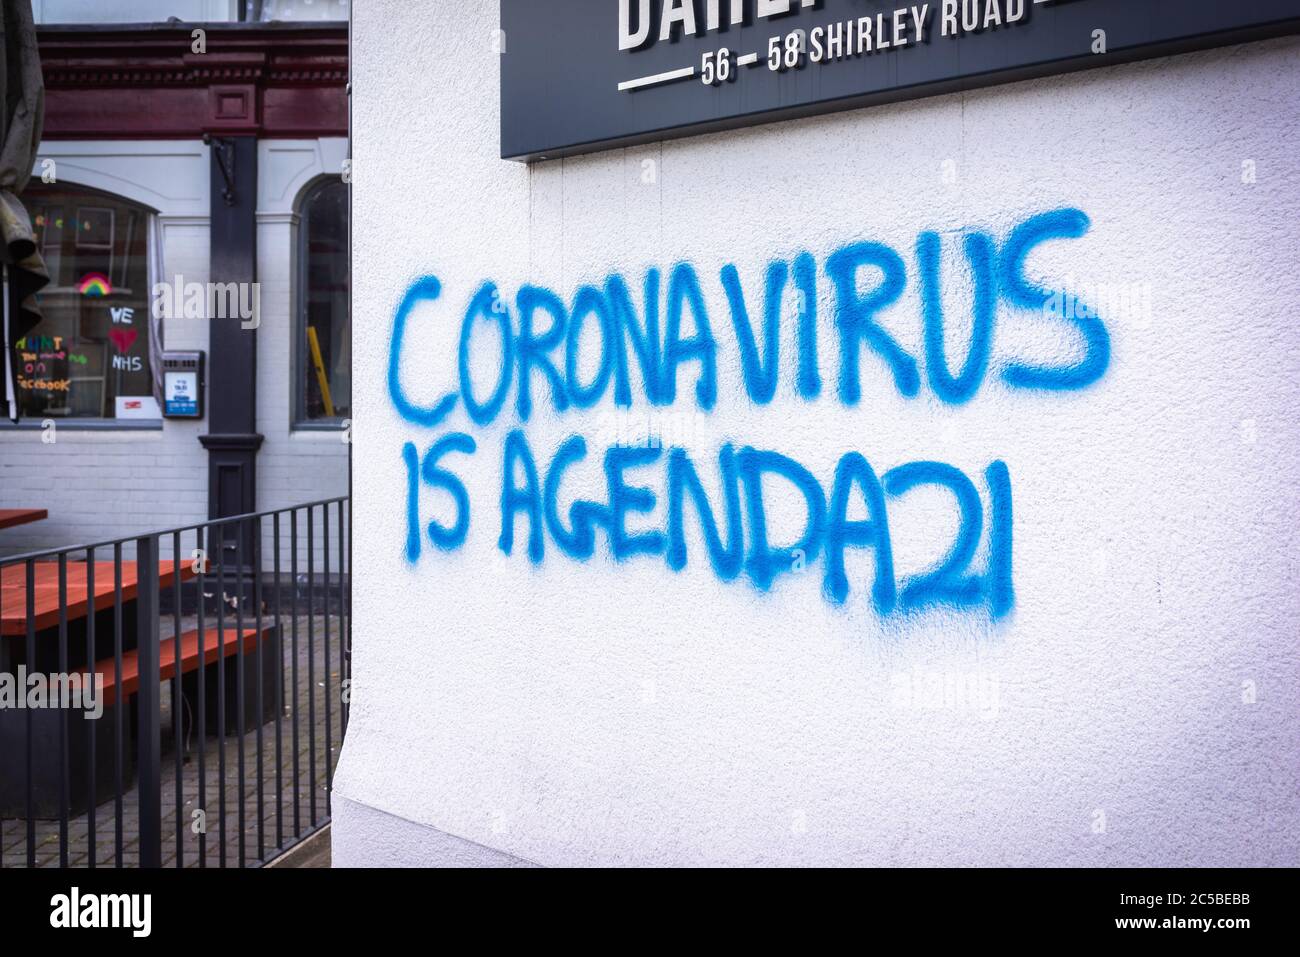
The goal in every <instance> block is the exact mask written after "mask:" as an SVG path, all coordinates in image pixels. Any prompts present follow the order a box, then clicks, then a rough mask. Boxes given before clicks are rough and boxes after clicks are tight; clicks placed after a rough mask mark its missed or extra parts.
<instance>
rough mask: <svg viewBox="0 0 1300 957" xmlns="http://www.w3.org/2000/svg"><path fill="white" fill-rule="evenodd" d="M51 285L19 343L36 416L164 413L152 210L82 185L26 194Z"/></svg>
mask: <svg viewBox="0 0 1300 957" xmlns="http://www.w3.org/2000/svg"><path fill="white" fill-rule="evenodd" d="M22 198H23V202H24V203H25V204H26V206H27V210H28V212H29V213H30V214H31V217H32V225H33V226H34V227H35V230H36V244H37V247H38V248H39V249H40V250H41V252H42V253H43V254H44V256H45V264H46V266H47V267H48V268H49V271H50V285H48V286H46V287H45V288H44V289H43V290H41V293H40V295H39V300H40V305H41V312H42V314H43V316H44V318H42V320H41V321H40V323H39V324H37V326H36V328H34V329H33V330H32V331H31V332H30V333H29V334H28V335H27V337H26V338H25V339H22V340H19V342H18V344H17V346H16V348H15V350H14V352H15V355H14V360H15V362H16V363H17V369H18V401H19V407H20V409H21V412H22V415H23V416H24V417H28V418H105V419H112V418H117V417H119V416H120V417H124V418H158V407H157V403H156V402H155V401H154V398H153V384H152V376H151V372H150V367H149V301H148V277H149V265H148V263H149V260H148V248H147V243H146V230H145V229H143V228H142V226H141V225H140V224H142V223H144V222H146V221H147V217H148V210H146V209H144V208H143V207H141V206H137V205H135V204H134V203H130V202H127V201H126V200H123V199H119V198H117V197H113V196H107V195H104V194H101V193H96V192H94V191H91V190H86V189H80V188H77V187H58V188H55V187H50V186H45V185H42V184H35V183H34V184H32V186H31V187H30V188H29V189H28V191H27V192H26V193H25V194H24V195H23V197H22Z"/></svg>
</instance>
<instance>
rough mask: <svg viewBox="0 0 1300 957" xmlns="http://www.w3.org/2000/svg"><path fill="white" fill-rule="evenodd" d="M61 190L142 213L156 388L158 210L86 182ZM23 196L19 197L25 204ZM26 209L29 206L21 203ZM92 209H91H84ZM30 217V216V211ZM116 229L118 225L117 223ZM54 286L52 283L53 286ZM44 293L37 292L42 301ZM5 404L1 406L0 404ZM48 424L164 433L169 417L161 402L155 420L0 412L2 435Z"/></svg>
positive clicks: (159, 346) (159, 347)
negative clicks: (12, 417)
mask: <svg viewBox="0 0 1300 957" xmlns="http://www.w3.org/2000/svg"><path fill="white" fill-rule="evenodd" d="M56 185H57V186H58V187H59V188H60V189H66V190H76V191H78V192H81V193H83V194H85V201H86V203H87V204H92V203H94V201H95V200H96V199H102V200H108V201H110V202H114V203H119V204H122V205H126V206H130V207H132V208H133V211H135V212H137V213H139V214H141V220H142V222H143V225H144V242H145V312H144V320H145V322H147V323H150V327H149V335H150V346H149V349H148V350H147V352H146V356H145V358H146V361H148V363H149V377H150V380H151V382H153V383H154V384H155V385H156V384H157V382H158V374H159V370H157V369H155V368H153V359H154V353H155V351H157V352H159V353H160V352H161V351H162V349H163V344H162V343H161V342H159V343H158V344H157V345H156V347H155V344H154V343H153V342H152V339H153V327H152V321H153V287H154V284H155V283H156V282H157V281H158V276H159V274H160V273H161V271H162V269H161V265H162V264H161V262H160V261H159V260H160V257H161V254H162V237H161V235H160V232H159V219H158V210H156V209H154V208H152V207H150V206H149V205H147V204H145V203H142V202H140V201H139V200H138V199H135V198H133V197H131V196H124V195H122V194H121V193H113V192H109V191H108V190H104V189H100V188H99V187H97V186H90V185H88V184H86V183H78V182H76V181H73V180H69V181H60V182H59V183H57V184H56ZM23 198H24V197H19V201H20V202H22V200H23ZM22 205H23V208H24V209H26V208H27V204H26V203H25V202H22ZM83 208H89V207H83ZM28 215H31V213H30V211H29V212H28ZM114 228H116V223H114ZM38 251H39V252H40V253H41V254H42V256H44V254H45V248H44V244H43V243H42V245H41V246H40V247H38ZM53 285H54V283H51V286H53ZM40 295H41V293H37V297H38V298H39V297H40ZM162 332H163V329H162V326H161V324H159V327H158V333H159V335H160V336H161V335H162ZM0 348H4V349H6V350H8V349H9V344H8V343H4V344H3V345H0ZM3 376H4V364H3V362H0V378H3ZM0 404H2V403H0ZM46 421H50V422H53V423H54V424H55V427H56V428H57V429H59V430H62V431H68V432H161V431H162V430H163V425H164V423H165V421H166V416H164V415H163V414H162V408H161V403H159V416H158V418H156V419H119V418H117V417H116V416H112V417H109V416H102V415H101V416H67V417H65V416H44V415H42V416H36V415H27V414H26V413H23V414H22V416H21V418H19V420H18V421H17V422H14V421H12V420H10V418H9V415H8V411H7V410H0V432H23V431H37V430H41V429H44V428H46V427H47V426H46V425H45V423H46Z"/></svg>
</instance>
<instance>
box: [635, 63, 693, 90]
mask: <svg viewBox="0 0 1300 957" xmlns="http://www.w3.org/2000/svg"><path fill="white" fill-rule="evenodd" d="M694 75H695V67H693V66H688V67H683V68H682V69H680V70H669V71H668V72H667V73H656V74H655V75H654V76H643V77H640V78H638V79H635V80H624V81H623V82H622V83H620V84H619V85H618V92H620V93H623V92H624V91H626V90H637V89H640V88H641V87H643V86H655V85H656V84H659V83H669V82H671V81H673V80H684V79H685V78H686V77H688V76H694Z"/></svg>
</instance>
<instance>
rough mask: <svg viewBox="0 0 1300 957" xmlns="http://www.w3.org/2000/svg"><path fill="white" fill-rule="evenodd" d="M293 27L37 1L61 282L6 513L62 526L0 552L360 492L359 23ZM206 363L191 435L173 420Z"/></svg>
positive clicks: (53, 237) (154, 6)
mask: <svg viewBox="0 0 1300 957" xmlns="http://www.w3.org/2000/svg"><path fill="white" fill-rule="evenodd" d="M296 6H297V7H299V8H301V9H300V10H295V9H294V7H295V5H294V4H285V3H280V4H278V5H277V4H274V3H270V2H268V3H265V4H262V3H254V4H251V5H250V4H247V3H229V2H213V0H193V2H188V3H181V2H169V3H128V4H104V3H98V2H97V3H93V4H91V3H81V2H78V0H43V2H42V0H38V2H37V3H36V4H35V6H34V10H35V14H36V19H37V23H38V35H39V42H40V52H41V58H42V64H43V69H44V73H45V83H46V118H45V128H44V138H43V142H42V146H41V150H40V155H39V159H38V162H37V164H36V167H35V169H34V176H33V179H32V184H31V186H30V187H29V189H28V190H27V191H26V192H25V193H24V195H23V197H22V198H23V200H24V202H25V203H26V205H27V206H28V208H29V211H30V212H31V213H32V216H33V222H34V225H35V228H36V233H37V238H38V243H39V244H40V245H41V248H42V252H43V254H44V257H45V260H46V263H47V265H48V266H49V268H50V271H51V285H50V286H49V287H48V288H47V289H46V290H45V291H44V292H43V293H42V296H41V302H42V308H43V312H44V316H45V318H44V320H43V322H42V324H41V325H40V326H38V327H37V328H36V329H35V330H33V332H32V334H31V335H30V336H29V337H28V341H26V342H22V343H19V347H18V349H17V350H16V355H15V359H16V361H18V363H19V376H20V385H21V388H20V397H19V398H20V407H21V412H22V418H21V420H20V422H19V423H18V424H17V425H12V424H10V423H8V422H5V423H3V424H0V506H3V507H12V508H44V509H47V510H48V512H49V517H48V518H47V519H46V520H45V521H43V522H37V523H33V524H30V525H25V526H22V527H18V528H13V529H8V530H6V531H5V532H4V533H3V537H0V550H3V551H4V553H6V554H13V553H17V552H23V551H29V550H35V549H37V548H46V547H51V546H54V545H65V544H74V543H78V542H95V541H103V540H106V539H110V538H117V537H126V536H130V535H132V534H136V533H139V532H141V531H145V530H148V529H153V528H165V527H171V526H177V525H182V524H185V523H188V522H194V521H197V520H201V519H205V518H208V517H210V516H211V517H216V516H218V515H228V514H239V510H243V511H253V510H267V509H271V508H278V507H282V506H287V505H290V504H294V503H299V502H305V501H312V500H317V499H323V498H327V497H332V496H337V495H343V494H346V493H347V490H348V466H347V463H348V444H347V438H348V431H347V426H348V421H349V419H350V417H351V378H350V364H351V359H350V341H351V327H350V313H349V302H348V281H349V276H348V267H347V234H348V226H349V224H348V217H349V209H348V200H347V191H348V189H347V185H346V182H345V179H346V178H347V168H348V140H347V134H348V104H347V90H346V87H347V79H348V58H347V42H348V40H347V22H346V21H347V6H346V4H345V3H344V4H339V3H326V2H324V0H322V2H320V3H316V4H297V5H296ZM273 15H274V16H276V17H277V19H276V21H275V22H271V18H272V16H273ZM169 17H170V18H172V19H171V20H170V21H169V20H168V18H169ZM286 17H302V18H303V19H301V20H294V19H283V18H286ZM232 253H233V256H234V258H233V259H232V258H231V256H232ZM245 260H246V261H245ZM193 352H200V353H202V354H203V360H204V362H205V373H206V380H207V381H206V388H205V389H204V390H203V394H202V396H201V398H200V402H201V404H202V407H201V410H195V409H193V408H192V407H187V406H186V405H185V403H184V402H181V403H179V404H176V405H174V409H176V410H179V412H180V413H181V414H182V415H184V414H186V413H193V412H194V411H201V413H202V414H201V416H200V417H197V418H195V417H164V414H163V413H164V410H165V405H166V403H165V397H164V394H163V392H164V385H165V384H164V379H163V365H164V363H165V362H167V361H168V360H169V359H170V358H171V357H173V356H174V355H175V354H178V353H179V354H187V353H193ZM182 398H183V397H182ZM231 410H233V412H232V411H231ZM232 416H233V417H232ZM236 433H238V434H240V435H242V436H243V437H242V438H240V439H238V440H233V439H229V436H231V435H233V434H236ZM212 436H220V437H224V438H219V439H213V438H211V437H212ZM232 445H233V446H237V447H236V448H233V449H232V448H230V447H229V446H232ZM222 456H226V458H224V459H223V458H222ZM232 456H233V459H232V458H230V457H232ZM232 462H233V463H234V464H233V465H232V464H231V463H232ZM232 474H233V475H235V476H236V478H235V479H234V480H233V481H232V480H230V478H229V476H230V475H232Z"/></svg>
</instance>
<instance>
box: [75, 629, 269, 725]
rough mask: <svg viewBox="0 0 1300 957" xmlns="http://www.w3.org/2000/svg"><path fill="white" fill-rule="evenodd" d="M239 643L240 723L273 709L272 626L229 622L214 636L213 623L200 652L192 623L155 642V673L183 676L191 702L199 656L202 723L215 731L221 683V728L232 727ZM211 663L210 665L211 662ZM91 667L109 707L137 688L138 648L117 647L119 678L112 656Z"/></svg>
mask: <svg viewBox="0 0 1300 957" xmlns="http://www.w3.org/2000/svg"><path fill="white" fill-rule="evenodd" d="M241 645H242V649H243V652H244V718H245V722H244V723H245V728H249V727H255V726H256V724H259V723H263V722H265V721H267V720H269V719H270V717H271V716H273V715H274V708H275V702H276V695H275V692H276V691H277V690H279V687H280V679H281V676H280V668H279V663H280V662H279V657H280V654H279V647H280V642H279V627H278V626H276V625H269V626H267V627H265V628H263V629H262V631H261V633H260V634H259V633H258V631H257V629H256V628H245V629H244V630H243V631H242V632H241V631H239V630H238V629H236V628H235V627H233V626H232V627H229V628H226V629H224V632H223V633H222V635H221V636H218V631H217V629H216V628H213V627H209V628H205V629H204V631H203V649H202V651H201V652H200V649H199V631H198V629H194V630H192V631H187V632H185V633H183V634H182V635H181V636H180V639H179V642H178V640H177V639H176V638H164V639H162V641H160V642H159V644H158V673H159V678H160V679H161V680H162V681H170V680H171V679H172V678H174V677H175V676H176V674H177V672H179V673H180V674H181V675H184V676H186V678H185V679H183V681H182V685H181V693H182V695H183V697H184V698H185V699H186V700H187V701H188V702H189V703H190V705H191V707H195V706H197V697H198V696H197V689H198V680H199V674H198V672H199V670H200V669H199V663H200V658H202V660H203V665H204V669H203V671H204V674H203V678H204V679H205V692H206V694H205V699H206V709H205V712H206V713H205V719H206V720H205V723H206V725H207V727H208V729H209V731H210V733H216V731H217V695H218V693H219V691H220V690H221V688H222V685H224V690H225V702H224V704H225V708H224V709H223V710H224V712H225V718H226V726H227V727H226V730H227V732H229V731H232V730H234V728H235V727H236V724H237V720H238V719H237V713H236V712H237V708H238V695H237V692H238V680H239V677H238V674H237V672H236V670H235V667H236V665H237V663H238V655H239V652H240V649H241ZM178 646H179V653H178V651H177V648H178ZM259 654H260V655H261V656H262V669H263V670H262V692H263V695H262V700H261V701H260V702H258V701H257V700H256V698H257V670H256V669H257V662H258V655H259ZM214 665H215V666H216V667H213V666H214ZM220 668H227V669H228V671H227V672H226V674H225V675H224V676H222V677H223V679H224V680H223V681H219V680H218V676H217V672H218V670H219V669H220ZM95 673H96V675H97V676H98V677H99V678H101V679H102V680H103V682H104V685H103V688H104V691H103V694H104V707H106V708H108V707H112V706H113V705H114V704H116V703H117V701H118V700H119V699H121V700H123V701H129V700H130V699H131V698H132V697H133V696H134V695H135V694H136V693H137V692H138V691H139V690H140V652H139V650H134V651H128V652H125V653H123V655H122V675H121V681H120V683H119V681H118V676H117V666H116V662H115V659H113V658H105V659H103V660H101V661H98V662H96V663H95ZM259 706H260V707H259ZM259 717H260V719H261V720H260V721H259V720H258V719H259Z"/></svg>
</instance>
